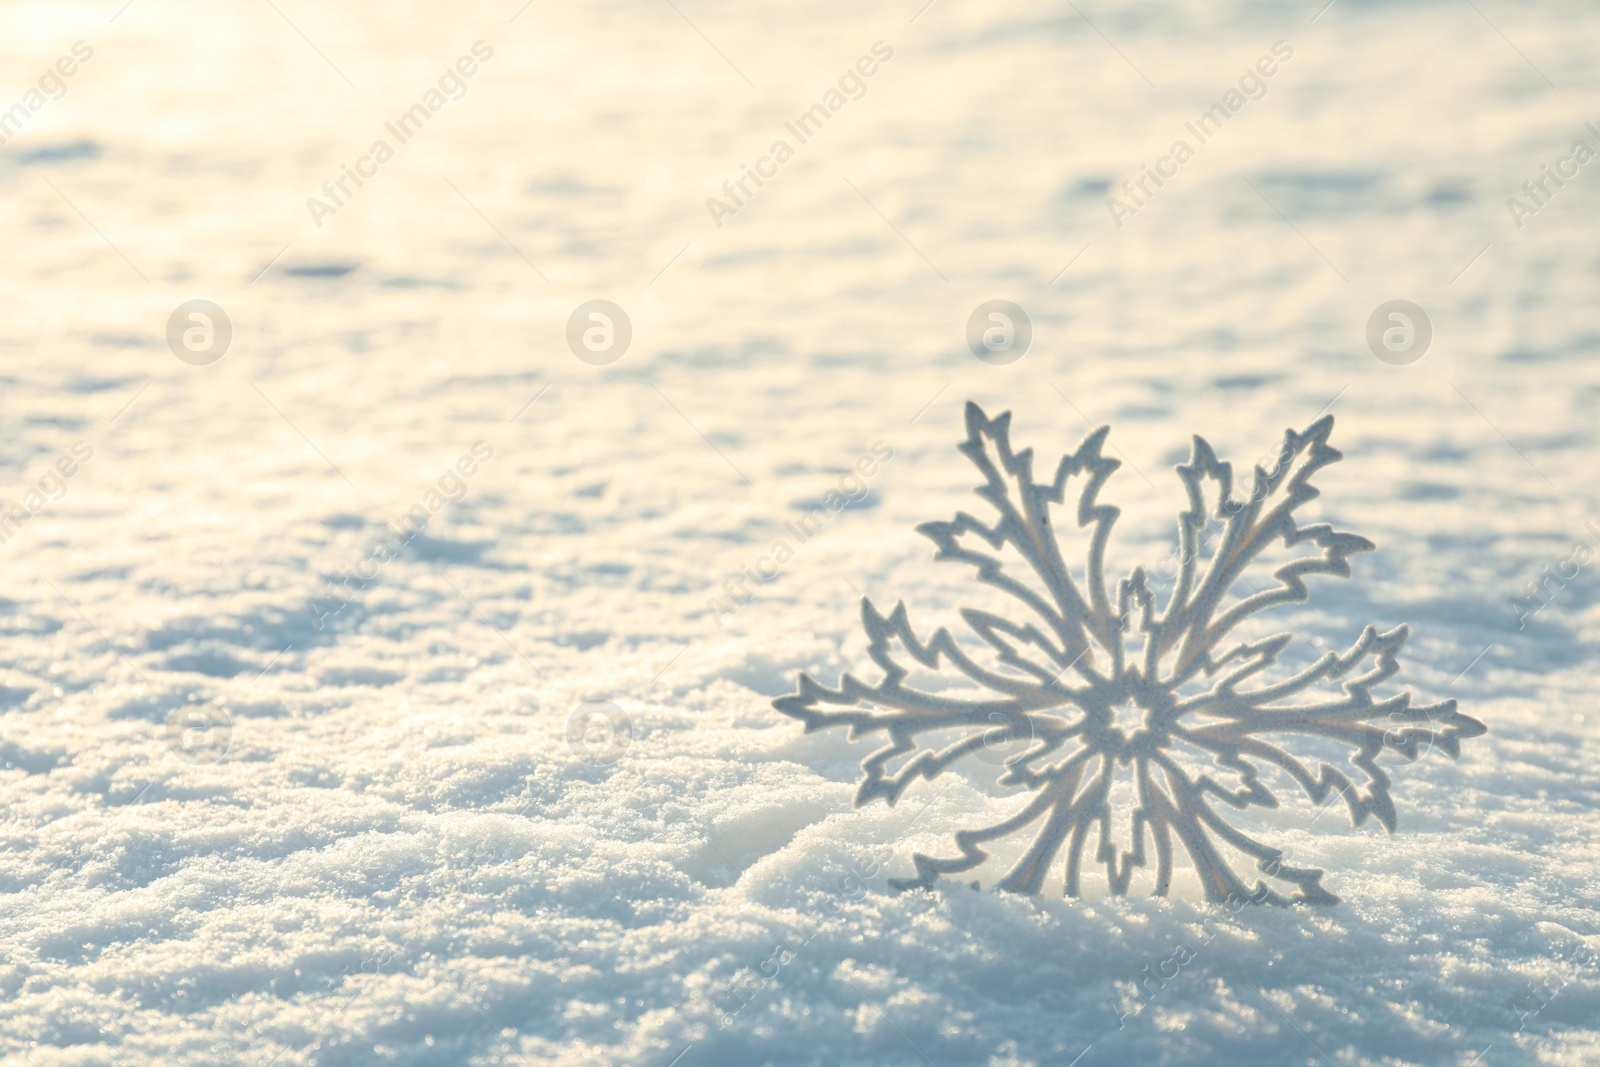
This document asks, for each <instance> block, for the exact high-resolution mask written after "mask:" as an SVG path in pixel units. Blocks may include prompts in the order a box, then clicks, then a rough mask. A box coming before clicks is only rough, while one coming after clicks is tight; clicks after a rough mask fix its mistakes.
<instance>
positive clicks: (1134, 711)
mask: <svg viewBox="0 0 1600 1067" xmlns="http://www.w3.org/2000/svg"><path fill="white" fill-rule="evenodd" d="M1147 715H1149V712H1148V711H1146V710H1145V709H1144V708H1142V707H1140V706H1139V702H1138V701H1137V700H1125V701H1123V702H1122V704H1121V705H1120V706H1118V707H1114V708H1112V709H1111V723H1110V731H1109V732H1110V733H1112V734H1113V735H1115V736H1117V737H1118V738H1120V739H1122V740H1126V739H1127V738H1129V737H1132V736H1133V735H1134V733H1135V732H1136V731H1137V730H1139V728H1140V727H1142V726H1145V725H1146V716H1147Z"/></svg>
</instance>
